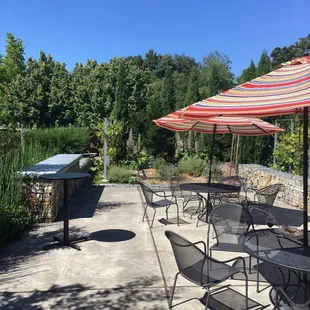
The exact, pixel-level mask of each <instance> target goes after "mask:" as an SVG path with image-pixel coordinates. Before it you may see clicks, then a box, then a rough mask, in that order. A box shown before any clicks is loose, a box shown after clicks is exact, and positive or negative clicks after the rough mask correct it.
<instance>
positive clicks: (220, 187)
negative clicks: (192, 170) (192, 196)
mask: <svg viewBox="0 0 310 310" xmlns="http://www.w3.org/2000/svg"><path fill="white" fill-rule="evenodd" d="M179 187H180V188H181V189H183V190H187V191H192V192H197V193H236V192H239V191H240V187H239V186H234V185H229V184H222V183H211V184H210V186H209V183H181V184H180V185H179Z"/></svg>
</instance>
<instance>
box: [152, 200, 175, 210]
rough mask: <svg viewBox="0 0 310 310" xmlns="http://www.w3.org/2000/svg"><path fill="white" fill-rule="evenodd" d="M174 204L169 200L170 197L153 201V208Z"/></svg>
mask: <svg viewBox="0 0 310 310" xmlns="http://www.w3.org/2000/svg"><path fill="white" fill-rule="evenodd" d="M172 204H174V202H173V201H171V200H168V199H162V200H158V201H154V202H152V204H151V207H152V208H160V207H166V206H170V205H172Z"/></svg>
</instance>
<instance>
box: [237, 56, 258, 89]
mask: <svg viewBox="0 0 310 310" xmlns="http://www.w3.org/2000/svg"><path fill="white" fill-rule="evenodd" d="M255 78H256V67H255V64H254V61H253V60H251V62H250V65H249V66H248V67H247V68H246V69H244V70H243V71H242V73H241V75H240V77H239V78H238V84H242V83H245V82H248V81H251V80H253V79H255Z"/></svg>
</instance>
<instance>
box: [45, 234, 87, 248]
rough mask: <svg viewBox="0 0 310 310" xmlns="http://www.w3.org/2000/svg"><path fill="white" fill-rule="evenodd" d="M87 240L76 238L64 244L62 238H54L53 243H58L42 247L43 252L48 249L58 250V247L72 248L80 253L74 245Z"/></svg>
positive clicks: (85, 237)
mask: <svg viewBox="0 0 310 310" xmlns="http://www.w3.org/2000/svg"><path fill="white" fill-rule="evenodd" d="M88 240H89V236H83V237H78V238H75V239H71V240H68V241H67V242H65V241H64V240H63V239H62V238H59V237H57V236H55V237H54V241H58V242H56V243H51V244H47V245H45V246H44V247H43V250H48V249H50V248H59V247H63V246H65V247H70V248H73V249H75V250H78V251H81V248H80V247H79V246H78V245H77V244H76V243H78V242H85V241H88Z"/></svg>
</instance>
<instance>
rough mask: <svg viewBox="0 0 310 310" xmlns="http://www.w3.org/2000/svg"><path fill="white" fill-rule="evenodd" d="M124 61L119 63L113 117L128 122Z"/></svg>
mask: <svg viewBox="0 0 310 310" xmlns="http://www.w3.org/2000/svg"><path fill="white" fill-rule="evenodd" d="M126 80H127V75H126V64H125V60H124V59H122V60H121V62H120V63H119V67H118V74H117V84H116V92H115V103H114V107H113V112H112V113H113V116H114V117H115V119H117V120H121V121H125V122H127V121H128V101H127V100H128V97H129V96H128V88H127V81H126Z"/></svg>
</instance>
